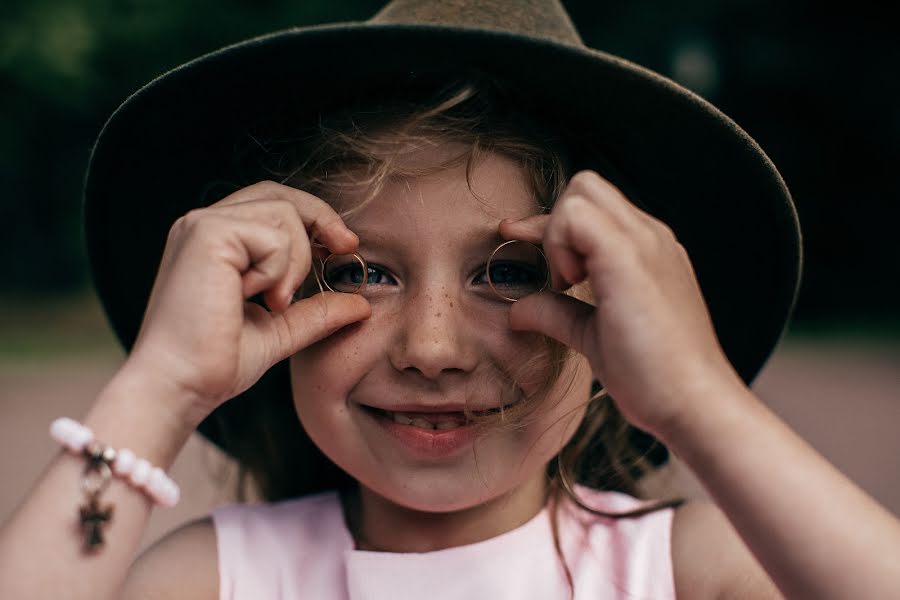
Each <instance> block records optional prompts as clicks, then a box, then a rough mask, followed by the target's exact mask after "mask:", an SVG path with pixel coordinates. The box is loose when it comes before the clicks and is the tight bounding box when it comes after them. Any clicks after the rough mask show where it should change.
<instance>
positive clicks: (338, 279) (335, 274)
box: [324, 257, 396, 294]
mask: <svg viewBox="0 0 900 600" xmlns="http://www.w3.org/2000/svg"><path fill="white" fill-rule="evenodd" d="M332 263H334V264H332ZM324 275H325V281H327V282H328V285H329V286H331V289H333V290H334V291H336V292H346V293H350V294H352V293H355V292H356V291H357V290H359V288H360V286H361V285H362V282H363V269H362V265H361V264H360V263H359V261H357V260H356V259H354V258H352V257H350V259H349V261H347V260H342V261H340V262H336V261H333V260H332V261H328V265H327V267H326V269H325V273H324ZM388 280H390V281H391V282H394V283H396V281H394V279H393V278H392V277H391V276H390V275H388V274H387V273H385V272H384V271H383V270H382V269H380V268H378V267H376V266H374V265H371V264H369V265H368V280H367V281H366V286H367V287H368V286H370V285H380V284H384V283H389V281H388Z"/></svg>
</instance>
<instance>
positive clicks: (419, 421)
mask: <svg viewBox="0 0 900 600" xmlns="http://www.w3.org/2000/svg"><path fill="white" fill-rule="evenodd" d="M388 415H389V416H391V417H392V418H393V419H394V422H395V423H400V424H402V425H412V426H413V427H421V428H422V429H454V428H456V427H460V426H461V425H464V424H465V422H464V421H463V420H462V419H457V418H456V417H453V419H452V420H448V421H442V422H440V423H432V422H431V421H429V420H428V419H423V418H422V417H410V416H408V415H405V414H403V413H397V412H395V413H388Z"/></svg>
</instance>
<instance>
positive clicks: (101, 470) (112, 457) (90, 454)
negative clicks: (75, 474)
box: [50, 417, 180, 552]
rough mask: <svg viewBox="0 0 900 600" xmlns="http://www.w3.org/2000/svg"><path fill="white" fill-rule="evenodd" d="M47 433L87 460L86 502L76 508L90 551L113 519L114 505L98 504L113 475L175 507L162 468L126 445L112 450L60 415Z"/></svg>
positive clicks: (100, 542)
mask: <svg viewBox="0 0 900 600" xmlns="http://www.w3.org/2000/svg"><path fill="white" fill-rule="evenodd" d="M50 436H51V437H52V438H53V439H55V440H56V441H58V442H59V443H60V444H62V445H63V446H64V447H65V448H66V449H68V450H69V451H70V452H72V453H74V454H81V455H83V456H84V457H85V458H86V459H87V465H86V466H85V470H84V475H83V476H82V479H81V487H82V490H83V491H84V493H85V494H86V496H87V503H86V504H85V505H84V506H81V507H80V508H79V519H80V522H81V529H82V531H83V533H84V550H85V551H86V552H93V551H96V550H98V549H100V548H101V547H102V546H103V532H102V530H101V527H102V526H103V525H104V524H105V523H107V522H108V521H110V520H112V513H113V506H112V505H106V506H103V507H101V506H100V494H102V493H103V491H104V490H105V489H106V488H107V487H108V486H109V482H110V479H111V478H112V475H113V474H115V475H117V476H119V477H120V478H121V479H123V480H124V481H126V482H128V483H129V484H131V485H132V486H133V487H135V488H137V489H139V490H142V491H143V492H145V493H146V494H147V495H148V496H150V498H151V499H152V500H153V501H154V502H156V503H157V504H160V505H162V506H175V505H176V504H177V503H178V498H179V496H180V491H179V489H178V485H177V484H176V483H175V482H174V481H172V480H171V479H170V478H169V476H168V475H166V473H165V471H163V470H162V469H160V468H159V467H154V466H153V465H151V464H150V463H149V462H147V461H146V460H144V459H143V458H137V457H136V456H135V455H134V452H132V451H131V450H129V449H127V448H122V449H121V450H118V451H117V450H115V449H113V448H111V447H110V446H106V445H104V444H101V443H99V442H97V441H96V440H95V439H94V433H93V432H92V431H91V430H90V429H88V428H87V427H85V426H84V425H82V424H81V423H79V422H78V421H75V420H73V419H69V418H67V417H61V418H59V419H56V420H55V421H53V423H52V424H51V425H50Z"/></svg>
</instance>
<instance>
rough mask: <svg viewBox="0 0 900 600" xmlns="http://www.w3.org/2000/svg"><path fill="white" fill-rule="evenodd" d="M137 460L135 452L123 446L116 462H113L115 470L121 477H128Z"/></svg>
mask: <svg viewBox="0 0 900 600" xmlns="http://www.w3.org/2000/svg"><path fill="white" fill-rule="evenodd" d="M136 460H137V457H136V456H135V455H134V452H132V451H131V450H129V449H128V448H122V449H121V450H119V452H118V455H117V456H116V462H114V463H113V471H114V472H115V474H116V475H118V476H119V477H127V476H129V475H131V471H132V470H133V469H134V463H135V461H136Z"/></svg>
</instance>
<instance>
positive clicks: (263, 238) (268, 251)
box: [127, 181, 371, 426]
mask: <svg viewBox="0 0 900 600" xmlns="http://www.w3.org/2000/svg"><path fill="white" fill-rule="evenodd" d="M311 238H312V239H315V240H316V241H317V242H319V243H320V244H324V245H325V246H326V247H327V248H328V249H329V250H330V251H331V252H334V253H336V254H350V253H353V252H356V249H357V246H358V244H359V239H358V238H357V236H356V234H354V233H353V232H351V231H350V230H349V229H348V228H347V226H346V225H345V224H344V222H343V220H342V219H341V218H340V216H338V214H337V213H336V212H335V211H334V209H332V208H331V207H330V206H329V205H328V204H326V203H325V202H324V201H322V200H321V199H319V198H317V197H316V196H313V195H312V194H309V193H306V192H303V191H301V190H297V189H295V188H291V187H288V186H285V185H281V184H278V183H274V182H271V181H263V182H260V183H256V184H254V185H251V186H248V187H245V188H243V189H241V190H239V191H237V192H235V193H233V194H231V195H229V196H227V197H226V198H224V199H222V200H220V201H219V202H216V203H215V204H213V205H211V206H209V207H207V208H199V209H194V210H191V211H190V212H188V213H187V214H186V215H184V216H182V217H181V218H179V219H178V220H177V221H176V222H175V224H174V225H173V226H172V228H171V230H170V232H169V237H168V240H167V242H166V248H165V251H164V253H163V257H162V261H161V264H160V268H159V272H158V274H157V277H156V281H155V283H154V285H153V290H152V292H151V294H150V299H149V302H148V305H147V310H146V312H145V314H144V320H143V323H142V324H141V329H140V331H139V332H138V336H137V340H136V341H135V344H134V347H133V349H132V351H131V354H130V356H129V358H128V361H127V366H128V367H129V368H132V369H138V370H140V371H141V372H142V373H143V374H144V375H150V376H151V377H159V378H164V379H163V381H167V382H169V383H170V384H173V385H174V387H175V389H176V390H179V391H181V392H183V393H182V394H180V395H182V396H183V397H184V399H185V401H187V402H189V403H190V405H189V406H180V407H178V408H180V409H182V410H184V411H186V414H188V415H189V417H188V418H189V419H190V420H192V421H194V422H192V423H191V425H192V426H195V425H197V424H199V423H200V421H202V420H203V419H204V418H205V417H206V416H207V415H208V414H209V413H211V412H212V411H213V410H215V408H216V407H218V406H219V405H220V404H222V403H223V402H225V401H226V400H229V399H230V398H233V397H234V396H237V395H238V394H240V393H241V392H243V391H245V390H247V389H248V388H249V387H250V386H252V385H253V384H254V383H256V381H257V380H258V379H259V378H260V377H261V376H262V375H263V373H265V372H266V371H267V370H268V369H269V368H270V367H271V366H272V365H274V364H276V363H277V362H279V361H281V360H284V359H285V358H287V357H289V356H291V355H292V354H294V353H296V352H298V351H299V350H301V349H302V348H304V347H306V346H308V345H310V344H312V343H314V342H316V341H318V340H321V339H322V338H325V337H327V336H329V335H331V334H332V333H334V332H335V331H337V330H338V329H340V328H341V327H343V326H345V325H347V324H349V323H353V322H355V321H359V320H363V319H367V318H369V316H370V315H371V308H370V306H369V303H368V301H367V300H366V299H365V298H364V297H363V296H362V295H360V294H343V293H336V292H328V291H326V292H323V293H321V294H317V295H316V296H313V297H311V298H306V299H303V300H299V301H297V302H294V303H292V302H293V297H294V293H295V291H296V290H297V288H298V287H299V286H300V284H301V283H302V282H303V281H304V279H305V278H306V276H307V274H308V273H309V270H310V266H311V259H312V248H311V243H310V239H311ZM260 292H263V293H264V294H263V298H264V299H265V303H266V305H267V306H268V307H269V309H270V310H271V311H272V312H269V311H267V310H266V309H265V308H263V307H262V306H260V305H258V304H255V303H252V302H249V301H248V300H247V299H248V298H250V297H252V296H254V295H256V294H258V293H260Z"/></svg>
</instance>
